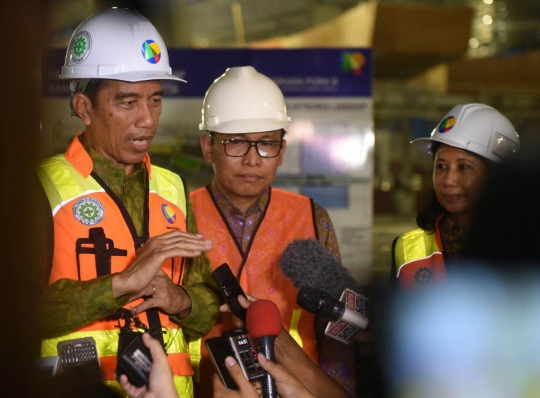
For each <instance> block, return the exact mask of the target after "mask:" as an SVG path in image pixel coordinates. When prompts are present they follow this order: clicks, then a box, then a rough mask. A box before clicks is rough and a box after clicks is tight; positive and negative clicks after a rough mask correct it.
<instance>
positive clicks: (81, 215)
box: [73, 198, 104, 225]
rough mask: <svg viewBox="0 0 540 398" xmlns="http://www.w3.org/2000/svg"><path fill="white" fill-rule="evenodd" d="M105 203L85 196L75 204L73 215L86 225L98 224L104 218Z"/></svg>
mask: <svg viewBox="0 0 540 398" xmlns="http://www.w3.org/2000/svg"><path fill="white" fill-rule="evenodd" d="M103 213H104V211H103V205H102V204H101V203H99V202H98V201H97V200H96V199H94V198H83V199H80V200H78V201H77V203H75V205H74V206H73V216H75V218H76V219H77V221H79V222H80V223H81V224H84V225H96V224H98V223H99V222H100V221H101V220H103Z"/></svg>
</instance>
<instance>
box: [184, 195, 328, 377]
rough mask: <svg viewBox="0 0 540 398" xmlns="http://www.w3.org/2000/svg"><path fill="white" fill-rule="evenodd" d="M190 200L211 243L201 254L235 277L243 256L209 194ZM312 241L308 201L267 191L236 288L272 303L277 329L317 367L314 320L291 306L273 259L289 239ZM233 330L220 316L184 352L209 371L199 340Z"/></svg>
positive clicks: (291, 292) (288, 288)
mask: <svg viewBox="0 0 540 398" xmlns="http://www.w3.org/2000/svg"><path fill="white" fill-rule="evenodd" d="M191 199H192V200H191V201H192V203H193V208H194V210H195V218H196V219H197V226H198V229H199V232H200V233H203V234H204V235H205V237H206V238H207V239H210V240H212V242H213V249H212V250H211V251H209V252H207V254H208V257H209V259H210V263H211V264H212V267H213V268H214V269H215V268H217V267H218V266H219V265H221V264H222V263H224V262H226V263H228V264H229V266H230V267H231V269H232V271H233V273H234V274H235V275H237V274H238V272H239V269H240V266H241V264H242V263H243V258H242V255H241V253H240V251H239V249H238V248H237V246H236V243H235V241H234V239H233V238H232V237H231V235H230V233H229V231H228V229H227V226H226V223H225V221H224V220H223V218H222V217H221V215H220V213H219V211H218V210H217V208H216V206H215V204H214V202H213V200H212V197H211V195H210V193H209V192H208V190H207V189H206V188H201V189H198V190H196V191H193V192H192V193H191ZM314 237H315V222H314V220H313V213H312V206H311V201H310V199H309V198H307V197H305V196H302V195H298V194H294V193H290V192H287V191H283V190H280V189H275V188H272V189H271V191H270V202H269V204H268V209H267V211H266V214H265V216H264V219H263V220H262V222H261V224H260V226H259V228H258V230H257V232H256V235H255V236H254V237H253V241H252V246H251V248H250V252H249V255H248V258H247V261H246V264H245V265H244V267H243V271H242V274H241V276H240V285H241V286H242V288H243V289H244V291H245V292H246V293H247V294H252V295H253V296H255V297H257V298H260V299H268V300H272V301H274V302H275V303H276V304H277V306H278V308H279V310H280V313H281V316H282V323H283V326H284V327H285V328H286V329H287V330H289V333H290V334H291V335H293V336H294V337H295V340H296V341H297V342H298V343H299V344H300V346H302V347H303V348H304V350H305V351H306V353H307V354H308V355H309V356H310V358H311V359H312V360H313V361H314V362H315V363H317V361H318V352H317V347H316V337H315V332H314V319H315V318H314V316H313V315H312V314H310V313H309V312H307V311H304V310H302V309H301V308H300V307H299V306H298V305H297V304H296V296H297V295H298V290H297V289H296V288H294V287H293V286H292V282H291V280H289V279H288V278H286V277H285V276H284V275H283V273H282V272H281V270H280V268H279V257H280V256H281V253H283V251H284V250H285V248H286V247H287V245H288V244H289V243H290V242H291V241H293V240H295V239H307V238H314ZM262 264H264V266H262ZM234 328H235V326H234V325H233V324H232V322H231V321H230V314H228V313H220V315H219V320H218V322H217V323H216V325H215V326H214V328H213V329H212V331H211V332H210V333H209V334H207V335H205V336H204V337H203V339H202V341H199V340H196V341H193V342H190V352H193V353H200V355H201V358H202V359H201V360H202V361H203V365H204V367H208V366H209V367H210V368H211V366H212V365H211V364H209V363H210V360H209V357H208V352H207V350H206V348H205V347H204V341H205V340H206V339H207V338H210V337H216V336H220V335H221V334H222V333H223V332H224V331H226V330H230V329H234ZM192 345H193V346H192ZM201 345H202V348H201ZM193 364H194V369H195V374H196V375H197V374H198V367H197V365H196V364H195V363H194V362H193ZM208 364H209V365H208ZM207 371H208V369H207V370H204V369H203V370H202V375H203V376H206V372H207ZM201 380H203V379H202V378H201ZM201 384H202V383H201Z"/></svg>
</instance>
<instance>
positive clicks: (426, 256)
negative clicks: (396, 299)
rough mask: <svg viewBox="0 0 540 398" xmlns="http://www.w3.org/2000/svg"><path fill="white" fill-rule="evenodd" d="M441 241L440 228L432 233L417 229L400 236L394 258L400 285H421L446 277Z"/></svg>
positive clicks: (410, 286) (442, 279)
mask: <svg viewBox="0 0 540 398" xmlns="http://www.w3.org/2000/svg"><path fill="white" fill-rule="evenodd" d="M439 242H440V236H439V232H438V230H437V231H436V232H435V233H431V232H426V231H424V230H423V229H415V230H413V231H410V232H407V233H405V234H403V235H402V236H400V237H399V238H398V240H397V242H396V246H395V251H394V258H395V262H396V270H397V279H398V283H399V285H400V286H402V287H409V288H412V287H421V286H425V285H429V284H431V283H432V282H439V281H444V280H445V279H446V270H445V266H444V258H443V254H442V251H441V249H440V246H439Z"/></svg>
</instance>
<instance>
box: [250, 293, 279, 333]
mask: <svg viewBox="0 0 540 398" xmlns="http://www.w3.org/2000/svg"><path fill="white" fill-rule="evenodd" d="M246 327H247V330H248V331H249V333H250V334H251V337H253V338H256V339H258V338H259V337H263V336H279V334H280V332H281V315H280V313H279V309H278V307H277V305H276V303H274V302H273V301H271V300H257V301H254V302H253V303H251V304H250V306H249V307H248V309H247V313H246Z"/></svg>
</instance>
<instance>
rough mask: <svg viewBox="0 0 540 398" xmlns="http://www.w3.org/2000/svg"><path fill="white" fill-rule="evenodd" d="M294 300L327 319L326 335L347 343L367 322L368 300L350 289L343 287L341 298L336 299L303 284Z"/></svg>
mask: <svg viewBox="0 0 540 398" xmlns="http://www.w3.org/2000/svg"><path fill="white" fill-rule="evenodd" d="M296 302H297V303H298V305H299V306H300V307H302V308H303V309H305V310H306V311H308V312H311V313H312V314H314V315H318V316H320V317H323V318H327V319H329V320H330V321H331V322H330V323H329V324H328V326H327V327H326V330H325V334H326V335H327V336H330V337H332V338H333V339H335V340H339V341H342V342H344V343H346V344H349V343H350V342H351V341H353V340H354V338H355V337H356V335H357V334H359V333H360V332H361V331H362V330H364V329H365V328H366V326H367V324H368V317H369V309H368V300H367V299H366V298H365V297H364V296H362V295H361V294H358V293H356V292H354V291H352V290H351V289H347V288H346V289H345V290H344V291H343V293H342V294H341V299H340V300H336V299H335V298H334V297H332V296H331V295H330V294H328V293H327V292H325V291H322V290H320V289H317V288H314V287H311V286H303V287H302V288H300V291H299V292H298V296H297V298H296Z"/></svg>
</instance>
